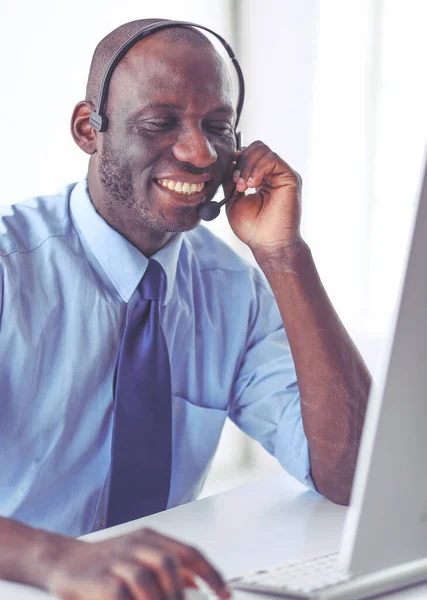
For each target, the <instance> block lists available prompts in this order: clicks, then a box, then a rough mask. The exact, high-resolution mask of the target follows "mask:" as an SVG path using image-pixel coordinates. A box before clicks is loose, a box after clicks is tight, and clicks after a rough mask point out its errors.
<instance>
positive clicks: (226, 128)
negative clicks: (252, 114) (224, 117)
mask: <svg viewBox="0 0 427 600" xmlns="http://www.w3.org/2000/svg"><path fill="white" fill-rule="evenodd" d="M207 128H208V129H209V131H211V132H212V133H215V134H219V135H227V134H229V133H233V126H232V125H231V124H230V123H227V122H225V121H210V122H209V123H207Z"/></svg>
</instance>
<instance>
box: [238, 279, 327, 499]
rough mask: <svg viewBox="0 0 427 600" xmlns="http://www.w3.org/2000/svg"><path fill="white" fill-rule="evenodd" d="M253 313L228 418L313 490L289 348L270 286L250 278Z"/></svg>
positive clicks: (295, 378) (306, 443) (294, 373)
mask: <svg viewBox="0 0 427 600" xmlns="http://www.w3.org/2000/svg"><path fill="white" fill-rule="evenodd" d="M254 285H255V288H256V293H255V295H254V296H255V300H254V307H253V311H252V314H253V319H252V323H250V324H249V325H250V327H249V331H248V337H247V346H246V352H245V354H244V357H243V360H242V363H241V366H240V369H239V372H238V376H237V378H236V380H235V383H234V388H233V396H232V400H231V402H230V405H229V417H230V419H231V420H232V421H233V422H234V423H235V424H236V425H237V426H238V427H239V428H240V429H241V430H242V431H244V432H245V433H247V434H248V435H249V436H250V437H252V438H254V439H255V440H257V441H258V442H260V443H261V444H262V446H263V447H264V448H265V449H266V450H267V452H269V453H270V454H272V455H273V456H275V457H276V458H277V459H278V461H279V462H280V464H281V465H282V466H283V467H284V469H286V471H287V472H288V473H290V474H291V475H293V476H294V477H295V478H296V479H297V480H298V481H300V482H301V483H303V484H304V485H306V486H307V487H308V488H310V489H312V490H314V491H316V488H315V485H314V482H313V480H312V478H311V475H310V455H309V448H308V442H307V438H306V435H305V432H304V427H303V422H302V416H301V406H300V395H299V390H298V383H297V377H296V372H295V366H294V362H293V359H292V354H291V349H290V347H289V342H288V339H287V336H286V333H285V330H284V327H283V323H282V319H281V316H280V313H279V309H278V307H277V304H276V301H275V298H274V296H273V294H272V292H271V290H270V289H269V288H268V287H267V284H264V283H255V284H254Z"/></svg>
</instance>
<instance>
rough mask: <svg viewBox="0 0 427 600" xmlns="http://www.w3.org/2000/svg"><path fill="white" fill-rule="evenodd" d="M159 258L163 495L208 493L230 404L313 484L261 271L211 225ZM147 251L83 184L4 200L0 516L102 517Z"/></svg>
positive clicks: (48, 521) (74, 527)
mask: <svg viewBox="0 0 427 600" xmlns="http://www.w3.org/2000/svg"><path fill="white" fill-rule="evenodd" d="M153 258H155V259H156V260H157V261H158V262H159V263H160V264H161V265H162V267H163V269H164V270H165V273H166V279H167V288H166V293H165V297H164V299H163V302H162V306H161V322H162V328H163V331H164V334H165V337H166V341H167V345H168V350H169V355H170V363H171V376H172V394H173V397H172V411H173V417H172V421H173V459H172V479H171V486H170V495H169V501H168V507H169V508H170V507H173V506H176V505H178V504H181V503H183V502H188V501H190V500H193V499H195V498H196V497H197V495H198V494H199V492H200V490H201V488H202V485H203V482H204V480H205V477H206V474H207V472H208V469H209V466H210V464H211V461H212V457H213V455H214V453H215V450H216V448H217V444H218V440H219V437H220V433H221V430H222V427H223V424H224V421H225V419H226V417H227V415H228V416H229V417H230V418H231V419H232V420H233V421H234V422H235V423H236V424H237V425H238V426H239V427H240V428H241V429H242V430H243V431H245V432H246V433H247V434H249V435H250V436H252V437H253V438H255V439H256V440H258V441H259V442H260V443H261V444H262V445H263V446H264V447H265V448H266V449H267V450H268V452H270V453H271V454H273V455H275V456H276V457H277V458H278V460H279V461H280V463H281V464H282V465H283V467H284V468H285V469H286V470H287V471H288V472H289V473H291V474H292V475H294V476H295V477H296V478H297V479H298V480H300V481H302V482H304V483H305V484H306V485H307V486H308V487H311V488H314V485H313V482H312V480H311V478H310V463H309V452H308V445H307V440H306V437H305V434H304V430H303V426H302V420H301V411H300V401H299V394H298V387H297V383H296V375H295V369H294V364H293V361H292V356H291V352H290V349H289V345H288V341H287V338H286V335H285V332H284V330H283V326H282V323H281V319H280V315H279V312H278V309H277V306H276V303H275V300H274V298H273V295H272V293H271V290H270V289H269V287H268V284H267V283H266V280H265V278H264V276H263V274H262V273H261V272H260V271H259V270H258V269H256V268H255V267H253V266H252V265H250V264H248V263H247V262H246V261H244V260H243V259H242V258H241V257H239V256H238V255H237V254H236V253H235V252H233V251H232V250H231V249H230V248H229V247H228V246H227V245H225V244H224V243H223V242H222V241H220V240H219V239H218V238H216V237H215V236H214V235H213V234H212V233H210V232H209V231H208V230H207V229H206V228H204V227H203V226H199V227H197V228H196V229H195V230H193V231H191V232H189V233H185V234H179V235H176V236H175V237H174V238H173V239H172V240H171V241H170V242H169V243H168V244H167V245H166V246H164V247H163V248H162V249H161V250H160V251H159V252H157V254H155V255H154V256H153ZM147 263H148V261H147V259H146V258H145V257H144V256H143V255H142V254H141V253H140V252H139V250H137V249H136V248H135V247H134V246H133V245H132V244H130V243H129V242H128V241H127V240H126V239H125V238H124V237H123V236H121V235H120V234H119V233H118V232H117V231H115V230H114V229H112V228H111V227H110V226H109V225H108V224H107V223H106V222H105V221H104V220H103V219H102V217H101V216H100V215H99V214H98V213H97V212H96V210H95V208H94V206H93V204H92V203H91V201H90V198H89V196H88V193H87V184H86V181H82V182H80V183H78V184H77V185H75V184H74V185H70V186H68V187H66V188H65V189H64V190H63V191H62V192H61V193H60V194H58V195H56V196H48V197H38V198H34V199H32V200H29V201H27V202H25V203H23V204H18V205H13V206H4V207H2V208H1V211H0V407H1V413H0V415H1V419H0V461H1V470H0V515H2V516H8V517H12V518H15V519H18V520H20V521H22V522H24V523H28V524H30V525H33V526H37V527H41V528H44V529H48V530H52V531H57V532H60V533H64V534H68V535H72V536H78V535H82V534H85V533H88V532H90V531H93V530H95V529H99V528H102V527H103V525H104V523H105V515H106V500H107V490H108V473H109V465H110V456H111V432H112V417H113V375H114V370H115V366H116V361H117V357H118V353H119V349H120V343H121V338H122V335H123V331H124V326H125V322H126V318H127V316H128V315H129V314H130V312H131V310H132V307H133V305H134V302H135V300H136V288H137V285H138V283H139V282H140V280H141V278H142V276H143V275H144V272H145V269H146V267H147ZM141 401H142V402H143V401H144V399H143V397H142V398H141ZM145 451H146V452H150V448H147V449H146V450H145ZM147 493H149V490H147Z"/></svg>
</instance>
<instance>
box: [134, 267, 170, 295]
mask: <svg viewBox="0 0 427 600" xmlns="http://www.w3.org/2000/svg"><path fill="white" fill-rule="evenodd" d="M165 283H166V281H165V273H164V271H163V269H162V267H161V266H160V264H159V263H158V262H157V261H156V260H152V259H151V258H150V260H149V261H148V267H147V270H146V271H145V273H144V276H143V278H142V279H141V283H140V284H139V293H140V295H141V299H142V300H155V301H156V302H159V301H160V299H161V297H162V293H163V290H164V287H165Z"/></svg>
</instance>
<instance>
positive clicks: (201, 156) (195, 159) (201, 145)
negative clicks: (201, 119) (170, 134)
mask: <svg viewBox="0 0 427 600" xmlns="http://www.w3.org/2000/svg"><path fill="white" fill-rule="evenodd" d="M172 152H173V155H174V156H175V158H176V159H177V160H178V161H180V162H184V163H189V164H191V165H193V166H194V167H198V168H201V169H205V168H206V167H209V166H210V165H212V164H213V163H214V162H216V160H217V153H216V150H215V148H214V146H213V145H212V143H211V142H210V141H209V139H208V138H207V137H206V135H205V134H204V132H203V131H202V130H201V129H200V128H199V127H188V128H185V130H184V129H182V130H181V131H180V135H179V138H178V139H177V140H176V142H175V144H174V145H173V148H172Z"/></svg>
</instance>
